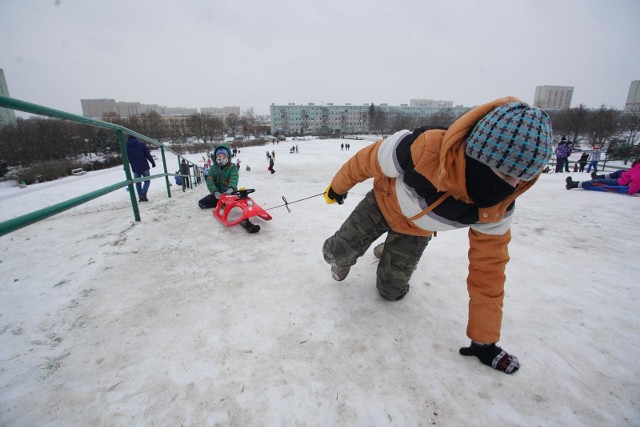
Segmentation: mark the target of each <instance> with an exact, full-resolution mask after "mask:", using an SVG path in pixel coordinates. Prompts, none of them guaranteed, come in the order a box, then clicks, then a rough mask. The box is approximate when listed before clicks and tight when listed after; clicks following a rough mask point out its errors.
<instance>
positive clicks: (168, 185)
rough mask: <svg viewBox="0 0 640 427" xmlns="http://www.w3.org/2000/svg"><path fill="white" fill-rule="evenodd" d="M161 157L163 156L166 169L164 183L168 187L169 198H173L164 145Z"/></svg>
mask: <svg viewBox="0 0 640 427" xmlns="http://www.w3.org/2000/svg"><path fill="white" fill-rule="evenodd" d="M160 155H161V156H162V167H163V168H164V181H165V183H166V185H167V197H169V198H171V188H169V187H170V186H171V183H170V182H169V175H168V173H169V172H168V171H167V158H166V157H165V156H164V145H161V146H160Z"/></svg>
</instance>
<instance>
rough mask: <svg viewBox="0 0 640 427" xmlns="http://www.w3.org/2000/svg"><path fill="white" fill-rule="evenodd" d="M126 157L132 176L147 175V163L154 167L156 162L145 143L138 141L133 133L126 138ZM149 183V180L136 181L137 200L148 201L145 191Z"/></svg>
mask: <svg viewBox="0 0 640 427" xmlns="http://www.w3.org/2000/svg"><path fill="white" fill-rule="evenodd" d="M127 157H128V158H129V165H130V166H131V170H132V171H133V177H134V178H142V177H143V176H149V169H150V168H149V163H151V167H152V168H155V167H156V162H154V161H153V157H152V156H151V153H149V148H148V147H147V144H145V143H144V142H142V141H140V140H139V139H138V138H136V137H135V136H133V135H129V138H127ZM150 185H151V181H150V180H148V179H147V180H145V181H143V183H140V182H136V191H137V192H138V201H140V202H148V201H149V199H148V198H147V192H148V191H149V186H150Z"/></svg>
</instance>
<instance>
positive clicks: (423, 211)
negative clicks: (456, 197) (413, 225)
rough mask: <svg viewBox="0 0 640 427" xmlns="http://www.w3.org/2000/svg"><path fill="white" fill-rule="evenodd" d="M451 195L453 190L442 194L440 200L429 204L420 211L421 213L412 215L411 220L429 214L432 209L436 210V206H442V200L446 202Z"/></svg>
mask: <svg viewBox="0 0 640 427" xmlns="http://www.w3.org/2000/svg"><path fill="white" fill-rule="evenodd" d="M450 195H451V192H450V191H447V192H446V193H444V194H443V195H442V196H440V198H439V199H438V200H436V201H435V202H433V203H431V204H430V205H429V206H427V207H426V208H424V209H423V210H422V211H421V212H419V213H417V214H415V215H414V216H412V217H411V218H409V221H415V220H416V219H418V218H422V217H423V216H425V215H426V214H428V213H429V212H431V211H432V210H434V209H435V208H437V207H438V206H440V204H441V203H442V202H444V201H445V200H446V199H447V198H448V197H449V196H450Z"/></svg>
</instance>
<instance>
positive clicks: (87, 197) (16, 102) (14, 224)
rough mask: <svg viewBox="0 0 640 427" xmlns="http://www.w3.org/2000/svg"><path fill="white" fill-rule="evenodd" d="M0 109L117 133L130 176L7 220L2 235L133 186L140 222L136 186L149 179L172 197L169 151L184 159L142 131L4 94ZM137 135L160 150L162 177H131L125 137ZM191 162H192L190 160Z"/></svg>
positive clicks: (1, 226)
mask: <svg viewBox="0 0 640 427" xmlns="http://www.w3.org/2000/svg"><path fill="white" fill-rule="evenodd" d="M0 107H4V108H11V109H13V110H18V111H23V112H25V113H31V114H37V115H40V116H47V117H53V118H56V119H61V120H68V121H71V122H76V123H82V124H86V125H89V126H93V127H98V128H101V129H108V130H113V131H115V132H116V135H117V137H118V141H119V143H120V153H121V155H122V167H123V169H124V172H125V175H126V178H127V179H126V180H125V181H122V182H119V183H116V184H112V185H109V186H107V187H104V188H101V189H98V190H95V191H92V192H90V193H87V194H83V195H81V196H78V197H74V198H72V199H69V200H66V201H64V202H60V203H57V204H55V205H52V206H48V207H46V208H43V209H39V210H37V211H33V212H30V213H28V214H25V215H21V216H18V217H15V218H12V219H10V220H7V221H3V222H0V236H4V235H5V234H8V233H11V232H13V231H16V230H18V229H20V228H23V227H26V226H28V225H31V224H34V223H36V222H38V221H42V220H43V219H46V218H49V217H51V216H53V215H56V214H58V213H61V212H64V211H66V210H68V209H71V208H73V207H76V206H79V205H81V204H83V203H87V202H89V201H91V200H93V199H96V198H98V197H102V196H104V195H106V194H108V193H111V192H112V191H115V190H118V189H119V188H122V187H125V186H128V187H129V196H130V199H131V207H132V209H133V216H134V218H135V220H136V221H140V212H139V211H138V201H137V199H136V196H135V190H134V188H133V184H134V183H137V182H141V181H145V180H147V179H155V178H162V177H164V178H165V183H166V187H167V196H168V197H171V190H170V188H169V186H170V185H171V184H170V183H169V176H170V175H174V174H169V173H167V162H166V158H165V151H169V152H170V153H172V154H174V155H176V156H177V158H178V162H180V158H181V157H182V156H180V155H179V154H178V153H176V152H174V151H173V150H171V149H170V148H168V147H167V146H166V145H164V144H163V143H162V142H160V141H157V140H155V139H153V138H149V137H148V136H146V135H142V134H140V133H138V132H135V131H133V130H131V129H128V128H126V127H124V126H121V125H116V124H113V123H109V122H105V121H102V120H96V119H92V118H90V117H85V116H79V115H77V114H72V113H67V112H66V111H61V110H56V109H54V108H49V107H45V106H43V105H38V104H33V103H31V102H26V101H22V100H20V99H15V98H11V97H8V96H2V95H0ZM125 134H127V135H133V136H135V137H136V138H138V139H141V140H143V141H146V142H148V143H150V144H153V145H155V146H157V147H159V148H160V152H161V154H162V167H163V169H164V173H161V174H156V175H151V176H148V177H142V178H135V179H134V178H132V176H131V170H130V165H129V158H128V156H127V150H126V145H125V138H124V135H125ZM187 161H188V160H187ZM189 163H190V164H192V165H194V166H197V165H195V163H193V162H191V161H189ZM195 185H196V186H197V182H196V183H195Z"/></svg>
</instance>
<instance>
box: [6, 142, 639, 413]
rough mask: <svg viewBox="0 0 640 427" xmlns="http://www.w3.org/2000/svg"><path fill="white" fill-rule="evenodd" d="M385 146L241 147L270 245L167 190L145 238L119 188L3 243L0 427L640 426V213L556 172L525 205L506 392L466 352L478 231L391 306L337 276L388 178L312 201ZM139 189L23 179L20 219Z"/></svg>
mask: <svg viewBox="0 0 640 427" xmlns="http://www.w3.org/2000/svg"><path fill="white" fill-rule="evenodd" d="M342 142H349V143H350V144H351V151H349V152H347V151H341V150H340V143H342ZM368 143H369V141H353V140H350V141H347V140H322V141H319V140H308V141H291V140H288V141H286V142H281V143H280V144H274V145H268V146H267V147H266V148H265V147H250V148H245V149H242V151H241V153H240V155H239V157H240V159H241V160H242V171H241V175H240V184H241V186H244V187H247V188H255V189H256V192H255V193H253V194H252V197H253V199H254V200H255V201H256V202H257V203H259V204H260V205H261V206H262V207H263V208H265V209H271V208H273V209H271V210H270V211H269V213H271V214H272V216H273V220H272V221H269V222H265V221H262V220H260V219H256V220H255V222H256V223H258V224H260V225H261V227H262V230H261V231H260V232H259V233H258V234H248V233H246V232H245V231H244V230H243V229H242V228H240V227H233V228H226V227H224V226H223V225H222V224H221V223H220V222H218V221H217V220H216V219H215V218H213V217H212V215H211V213H210V211H202V210H200V209H199V208H198V207H197V206H196V203H197V200H198V199H199V198H201V197H203V196H204V195H205V194H206V187H205V186H204V185H202V186H198V187H197V188H196V189H194V190H188V191H186V192H182V191H181V189H180V188H178V187H177V186H176V185H175V184H174V185H173V186H172V187H171V198H168V197H167V191H166V187H165V186H164V184H163V180H158V179H156V180H154V181H153V182H152V183H151V188H150V192H149V199H150V202H149V203H145V204H141V205H140V214H141V217H142V221H141V222H135V221H134V220H133V213H132V209H131V205H130V201H129V195H128V193H127V192H126V191H125V190H124V189H121V190H118V191H115V192H113V193H110V194H108V195H107V196H104V197H101V198H99V199H97V200H94V201H92V202H90V203H87V204H85V205H82V206H80V207H76V208H74V209H71V210H68V211H65V212H63V213H61V214H59V215H57V216H54V217H52V218H49V219H47V220H45V221H42V222H39V223H37V224H34V225H31V226H29V227H27V228H23V229H21V230H18V231H16V232H13V233H10V234H8V235H6V236H3V237H1V238H0V253H1V255H0V277H2V282H1V284H0V425H3V426H4V425H6V426H25V425H38V426H49V425H68V426H85V425H127V426H137V425H211V426H212V425H238V426H246V425H265V426H285V425H310V426H329V425H354V426H385V425H393V426H405V425H406V426H414V425H420V426H425V425H439V426H461V425H467V426H487V425H515V426H538V425H541V426H568V425H571V426H575V425H592V426H603V425H607V426H623V425H625V426H626V425H640V386H639V379H640V367H639V365H638V363H637V362H636V360H635V359H636V358H637V355H638V354H640V328H639V327H638V326H639V324H640V315H639V310H638V307H639V303H640V290H639V289H638V277H639V276H640V264H639V263H638V262H637V261H638V253H639V252H640V251H639V243H638V242H639V239H638V234H639V231H638V230H640V216H639V215H638V206H639V203H640V198H636V197H627V196H623V195H618V194H609V193H597V192H588V191H584V190H572V191H567V190H565V189H564V179H565V178H566V176H567V174H548V175H543V176H542V177H541V178H540V180H539V182H538V183H537V184H536V185H535V186H534V187H533V189H532V190H530V191H529V192H527V193H526V194H525V195H524V196H523V197H521V198H520V199H518V207H517V212H516V215H515V219H514V222H513V226H512V234H513V237H512V242H511V245H510V254H511V262H510V264H509V266H508V269H507V286H506V298H505V306H504V319H503V328H502V339H501V341H500V344H501V345H502V346H503V347H504V348H505V349H506V350H507V351H509V352H511V353H513V354H515V355H517V356H518V357H519V358H520V361H521V363H522V368H521V370H520V371H519V372H517V373H516V374H515V375H505V374H503V373H500V372H498V371H494V370H492V369H490V368H488V367H486V366H484V365H482V364H480V362H479V361H478V360H477V359H475V358H465V357H463V356H460V355H459V354H458V348H459V347H461V346H464V345H467V344H468V338H467V337H466V336H465V327H466V319H467V292H466V284H465V278H466V273H467V250H468V242H467V234H466V230H461V231H452V232H443V233H439V234H438V236H437V237H436V238H434V239H433V240H432V241H431V242H430V244H429V246H428V247H427V249H426V251H425V254H424V255H423V257H422V260H421V262H420V264H419V266H418V269H417V270H416V271H415V273H414V274H413V277H412V280H411V285H412V288H411V292H410V293H409V294H408V295H407V297H406V298H404V299H403V300H401V301H398V302H395V303H391V302H387V301H384V300H382V299H381V298H380V297H379V296H378V294H377V291H376V288H375V267H376V259H375V258H374V257H373V255H372V253H371V250H370V251H369V252H368V253H367V254H366V255H365V256H364V257H363V258H361V259H360V260H359V262H358V264H357V265H356V266H354V267H353V268H352V270H351V273H350V275H349V277H348V278H347V279H346V280H345V281H343V282H335V281H334V280H333V279H332V278H331V274H330V271H329V266H328V265H327V264H326V263H325V262H324V261H323V259H322V254H321V246H322V243H323V242H324V240H325V239H326V238H327V237H329V236H331V235H332V234H333V233H334V232H335V231H336V230H337V228H338V227H339V226H340V224H341V223H342V222H343V221H344V219H345V218H346V217H347V216H348V215H349V213H350V212H351V210H352V209H353V208H354V207H355V205H356V204H357V203H358V201H359V200H360V199H361V198H362V197H363V196H364V195H365V194H366V192H367V191H369V189H370V188H371V186H372V182H371V180H369V181H367V182H365V183H362V184H359V185H357V186H356V187H355V188H354V189H353V190H352V191H351V192H350V193H349V197H348V198H347V200H346V202H345V204H344V205H337V204H333V205H327V204H326V203H325V202H324V200H323V198H322V197H321V196H320V197H314V198H310V199H306V200H302V201H300V202H297V203H293V202H295V201H296V200H300V199H304V198H306V197H309V196H313V195H316V194H319V193H322V192H323V191H324V189H325V188H326V186H327V185H328V183H329V182H330V180H331V178H332V177H333V175H334V173H335V172H336V171H337V170H338V168H339V167H340V165H341V164H342V163H344V162H345V161H346V160H347V159H348V158H349V157H351V156H352V155H353V154H355V152H356V150H358V149H360V148H362V147H364V146H365V145H366V144H368ZM293 144H297V145H298V146H299V153H297V154H290V153H289V148H290V147H291V145H293ZM267 149H268V150H272V149H275V150H276V165H275V169H276V173H275V174H274V175H271V174H269V172H268V171H267V170H266V169H267V160H266V156H265V151H266V150H267ZM201 156H202V154H194V155H190V156H187V157H188V158H190V159H191V160H193V161H194V162H198V161H199V160H200V159H201ZM576 156H579V153H578V154H576ZM158 164H159V165H161V162H159V163H158ZM168 165H169V171H170V172H172V171H173V170H175V169H176V168H177V160H176V159H175V158H174V157H172V156H169V157H168ZM246 165H250V166H251V171H250V172H247V171H245V170H244V167H245V166H246ZM159 171H160V167H157V168H156V169H154V170H152V173H158V172H159ZM571 175H572V176H573V177H574V179H576V178H577V179H585V178H587V175H586V174H580V173H578V174H571ZM122 180H124V173H123V170H122V168H121V167H116V168H113V169H109V170H102V171H96V172H89V173H87V175H84V176H72V177H68V178H65V179H61V180H58V181H55V182H50V183H43V184H35V185H31V186H29V187H28V188H26V189H20V188H18V187H17V186H15V183H3V184H2V186H0V206H1V207H2V209H0V212H1V213H0V220H6V219H9V218H12V217H14V216H16V215H20V214H24V213H27V212H30V211H32V210H35V209H37V208H40V207H43V206H47V205H49V204H52V203H57V202H60V201H63V200H67V199H70V198H72V197H75V196H77V195H80V194H84V193H87V192H89V191H92V190H96V189H99V188H102V187H105V186H107V185H110V184H113V183H116V182H119V181H122ZM283 196H284V197H286V199H287V201H288V202H289V208H290V209H291V212H290V213H289V212H287V209H286V208H285V207H283V206H280V205H282V204H283V203H284V202H283V200H282V197H283ZM278 206H280V207H278Z"/></svg>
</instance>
